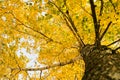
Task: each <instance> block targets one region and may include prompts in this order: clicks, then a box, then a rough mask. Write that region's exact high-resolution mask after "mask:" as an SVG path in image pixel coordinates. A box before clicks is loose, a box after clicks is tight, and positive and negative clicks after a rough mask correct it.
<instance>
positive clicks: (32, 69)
mask: <svg viewBox="0 0 120 80" xmlns="http://www.w3.org/2000/svg"><path fill="white" fill-rule="evenodd" d="M79 59H81V57H80V56H77V57H75V58H74V59H71V60H69V61H66V62H60V63H56V64H53V65H50V66H45V67H41V68H21V69H19V68H11V70H21V71H42V70H46V69H50V68H54V67H58V66H65V65H67V64H71V63H74V62H75V61H77V60H79Z"/></svg>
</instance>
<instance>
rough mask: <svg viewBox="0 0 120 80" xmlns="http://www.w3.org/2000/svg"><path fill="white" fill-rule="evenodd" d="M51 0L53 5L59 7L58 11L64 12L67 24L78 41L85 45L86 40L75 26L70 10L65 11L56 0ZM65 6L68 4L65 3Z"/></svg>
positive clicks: (82, 45)
mask: <svg viewBox="0 0 120 80" xmlns="http://www.w3.org/2000/svg"><path fill="white" fill-rule="evenodd" d="M49 2H50V3H51V4H52V5H54V6H55V7H56V8H57V9H58V11H60V12H61V13H62V15H63V17H64V20H65V22H66V24H67V26H68V27H69V28H70V30H71V31H72V33H73V34H74V36H75V37H76V39H77V41H78V42H79V44H80V46H81V47H84V42H83V41H82V39H81V37H80V35H79V34H78V30H77V28H76V26H75V24H74V22H73V20H72V18H71V17H70V15H69V11H68V10H66V13H64V12H63V11H62V10H61V9H60V8H59V7H58V6H57V5H56V4H55V3H54V2H51V1H49ZM65 6H66V4H65Z"/></svg>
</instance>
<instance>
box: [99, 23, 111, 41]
mask: <svg viewBox="0 0 120 80" xmlns="http://www.w3.org/2000/svg"><path fill="white" fill-rule="evenodd" d="M111 23H112V21H110V22H109V23H108V25H107V27H106V29H105V31H104V32H103V33H102V35H101V37H100V41H101V40H102V38H103V37H104V35H105V33H106V32H107V31H108V29H109V27H110V25H111Z"/></svg>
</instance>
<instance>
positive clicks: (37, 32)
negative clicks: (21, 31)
mask: <svg viewBox="0 0 120 80" xmlns="http://www.w3.org/2000/svg"><path fill="white" fill-rule="evenodd" d="M11 14H12V16H13V17H14V18H15V19H16V20H17V21H18V22H19V23H21V25H23V26H25V27H26V28H28V29H30V30H32V31H34V32H37V33H39V34H41V35H42V36H44V37H45V38H47V39H49V40H50V41H53V39H51V38H49V37H47V36H46V35H45V34H43V33H42V32H40V31H37V30H35V29H33V28H31V27H29V26H27V25H26V24H24V23H23V22H22V21H20V20H19V19H18V18H17V17H15V15H14V14H13V13H11Z"/></svg>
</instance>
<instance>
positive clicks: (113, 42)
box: [107, 39, 120, 46]
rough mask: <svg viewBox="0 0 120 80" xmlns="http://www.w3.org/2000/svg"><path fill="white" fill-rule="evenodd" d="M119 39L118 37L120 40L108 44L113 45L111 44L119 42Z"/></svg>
mask: <svg viewBox="0 0 120 80" xmlns="http://www.w3.org/2000/svg"><path fill="white" fill-rule="evenodd" d="M119 41H120V39H118V40H116V41H114V42H112V43H110V44H108V45H107V46H111V45H113V44H115V43H117V42H119Z"/></svg>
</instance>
